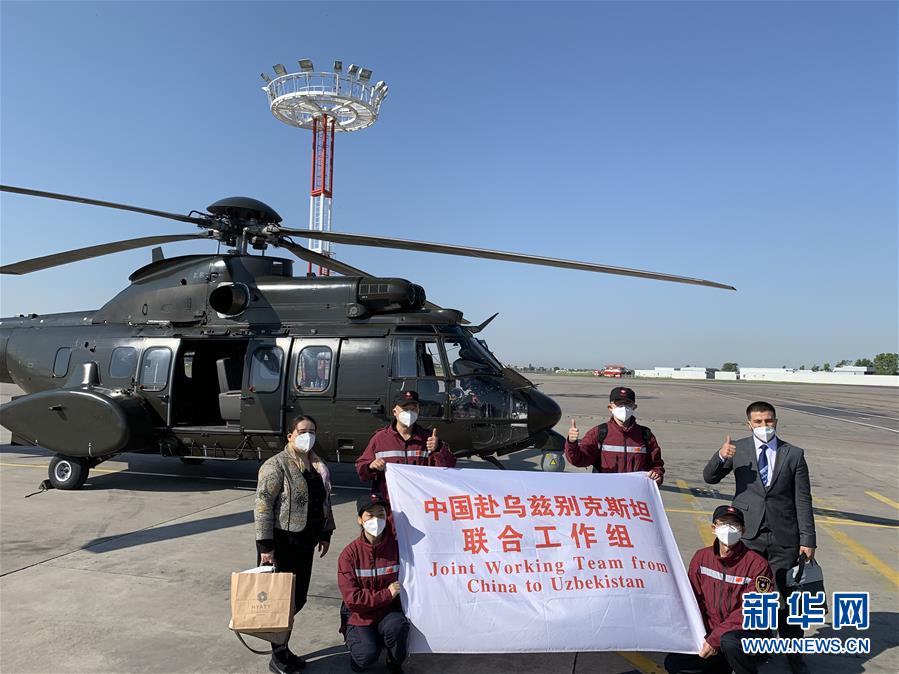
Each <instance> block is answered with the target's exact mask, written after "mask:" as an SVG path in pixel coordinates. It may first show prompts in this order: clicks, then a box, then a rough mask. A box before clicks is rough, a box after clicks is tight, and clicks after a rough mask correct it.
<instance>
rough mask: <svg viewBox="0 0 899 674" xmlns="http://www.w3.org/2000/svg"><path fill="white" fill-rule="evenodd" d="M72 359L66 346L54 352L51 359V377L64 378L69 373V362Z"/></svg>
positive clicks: (70, 350)
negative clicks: (54, 356) (54, 355)
mask: <svg viewBox="0 0 899 674" xmlns="http://www.w3.org/2000/svg"><path fill="white" fill-rule="evenodd" d="M71 359H72V349H70V348H69V347H67V346H64V347H62V348H61V349H60V350H59V351H57V352H56V358H54V359H53V376H54V377H65V376H66V375H67V374H68V373H69V361H70V360H71Z"/></svg>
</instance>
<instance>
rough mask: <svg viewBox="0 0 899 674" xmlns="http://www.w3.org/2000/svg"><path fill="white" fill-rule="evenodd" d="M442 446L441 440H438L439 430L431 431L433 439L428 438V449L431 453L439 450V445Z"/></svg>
mask: <svg viewBox="0 0 899 674" xmlns="http://www.w3.org/2000/svg"><path fill="white" fill-rule="evenodd" d="M439 444H440V440H438V439H437V429H436V428H435V429H434V430H432V431H431V437H430V438H428V442H427V444H426V445H425V446H426V447H427V448H428V451H429V452H433V451H435V450H436V449H437V445H439Z"/></svg>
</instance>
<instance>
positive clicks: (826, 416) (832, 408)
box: [690, 386, 899, 433]
mask: <svg viewBox="0 0 899 674" xmlns="http://www.w3.org/2000/svg"><path fill="white" fill-rule="evenodd" d="M690 388H697V389H699V390H701V391H709V392H711V393H717V394H718V395H719V396H725V397H727V398H734V399H736V400H745V397H744V396H738V395H733V394H730V393H723V392H722V391H711V390H710V389H706V388H703V387H701V386H691V387H690ZM770 400H774V401H776V402H777V404H778V406H779V407H781V408H782V409H785V410H790V411H791V412H798V413H799V414H808V415H809V416H813V417H821V418H822V419H833V420H834V421H842V422H845V423H847V424H855V425H856V426H867V427H868V428H877V429H879V430H881V431H889V432H890V433H899V430H897V429H895V428H887V427H886V426H877V425H875V424H863V423H862V422H861V421H853V420H852V419H846V418H845V417H835V416H832V415H830V414H816V413H815V412H807V411H806V410H800V409H796V408H795V407H790V406H789V405H785V404H783V403H782V402H780V400H779V399H778V398H770ZM810 407H821V408H822V409H829V410H836V409H838V408H836V407H825V406H824V405H814V404H810ZM840 411H842V412H845V413H846V414H858V412H850V411H849V410H840ZM884 418H885V419H892V418H893V417H884Z"/></svg>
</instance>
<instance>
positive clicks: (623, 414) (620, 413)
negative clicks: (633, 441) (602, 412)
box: [612, 407, 634, 424]
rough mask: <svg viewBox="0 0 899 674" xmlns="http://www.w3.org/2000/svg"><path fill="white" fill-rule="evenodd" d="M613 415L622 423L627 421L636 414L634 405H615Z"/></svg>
mask: <svg viewBox="0 0 899 674" xmlns="http://www.w3.org/2000/svg"><path fill="white" fill-rule="evenodd" d="M612 416H613V417H615V418H616V419H618V421H620V422H621V423H623V424H624V423H627V420H628V419H630V418H631V417H632V416H634V408H633V407H613V408H612Z"/></svg>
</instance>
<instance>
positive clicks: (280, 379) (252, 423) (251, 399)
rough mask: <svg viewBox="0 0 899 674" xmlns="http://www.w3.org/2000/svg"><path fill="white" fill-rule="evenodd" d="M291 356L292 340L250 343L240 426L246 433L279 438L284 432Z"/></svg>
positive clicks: (273, 339)
mask: <svg viewBox="0 0 899 674" xmlns="http://www.w3.org/2000/svg"><path fill="white" fill-rule="evenodd" d="M289 353H290V338H289V337H280V338H275V337H265V338H259V339H251V340H250V342H249V344H248V346H247V354H246V361H245V364H244V370H243V392H242V395H241V401H240V425H241V428H242V430H243V432H244V433H259V434H264V435H278V434H281V433H282V432H283V431H284V425H283V419H284V396H285V391H286V389H287V386H286V385H285V376H286V371H287V358H288V355H289Z"/></svg>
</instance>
